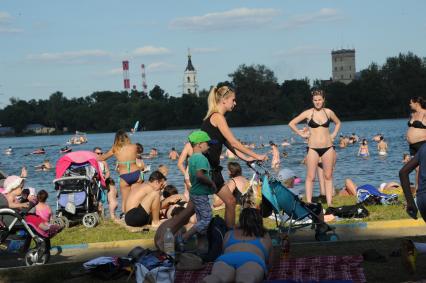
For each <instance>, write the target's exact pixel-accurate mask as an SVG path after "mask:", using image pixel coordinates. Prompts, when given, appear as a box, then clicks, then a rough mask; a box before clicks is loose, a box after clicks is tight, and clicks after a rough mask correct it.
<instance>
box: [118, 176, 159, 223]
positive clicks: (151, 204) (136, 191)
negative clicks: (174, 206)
mask: <svg viewBox="0 0 426 283" xmlns="http://www.w3.org/2000/svg"><path fill="white" fill-rule="evenodd" d="M165 184H166V177H164V175H163V174H162V173H161V172H159V171H154V172H152V174H151V176H149V179H148V182H144V183H143V184H141V185H140V186H137V187H135V188H133V189H132V190H131V191H130V194H129V197H128V198H127V201H126V208H127V212H126V215H125V217H124V220H125V222H126V224H127V225H128V226H132V227H142V226H144V225H147V224H149V223H150V222H151V220H152V222H151V226H152V227H158V226H160V190H161V189H162V188H163V187H164V186H165Z"/></svg>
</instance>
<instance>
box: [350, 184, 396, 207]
mask: <svg viewBox="0 0 426 283" xmlns="http://www.w3.org/2000/svg"><path fill="white" fill-rule="evenodd" d="M356 195H357V200H358V203H364V204H367V205H371V204H383V205H392V204H398V195H397V194H384V193H381V192H380V191H379V190H378V189H377V188H376V187H374V186H372V185H369V184H366V185H362V186H360V187H358V188H357V189H356Z"/></svg>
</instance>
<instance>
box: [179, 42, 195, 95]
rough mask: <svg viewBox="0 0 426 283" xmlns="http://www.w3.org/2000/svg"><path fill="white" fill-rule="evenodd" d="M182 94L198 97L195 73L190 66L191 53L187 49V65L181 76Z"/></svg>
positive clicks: (192, 66)
mask: <svg viewBox="0 0 426 283" xmlns="http://www.w3.org/2000/svg"><path fill="white" fill-rule="evenodd" d="M182 86H183V91H182V93H183V94H192V95H198V84H197V71H196V70H195V68H194V65H192V61H191V53H190V51H189V49H188V64H187V65H186V69H185V72H184V76H183V85H182Z"/></svg>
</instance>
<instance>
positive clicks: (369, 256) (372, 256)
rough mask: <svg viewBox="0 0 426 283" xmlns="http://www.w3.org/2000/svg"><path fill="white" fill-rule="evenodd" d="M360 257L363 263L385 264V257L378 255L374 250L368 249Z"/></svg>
mask: <svg viewBox="0 0 426 283" xmlns="http://www.w3.org/2000/svg"><path fill="white" fill-rule="evenodd" d="M362 257H363V258H364V260H365V261H371V262H387V261H388V260H387V259H386V257H385V256H383V255H382V254H380V253H379V252H378V251H377V250H376V249H369V250H366V251H364V252H363V253H362Z"/></svg>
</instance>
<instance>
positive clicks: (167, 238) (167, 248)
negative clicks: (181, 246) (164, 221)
mask: <svg viewBox="0 0 426 283" xmlns="http://www.w3.org/2000/svg"><path fill="white" fill-rule="evenodd" d="M163 245H164V246H163V251H164V252H165V253H166V254H167V255H169V256H171V257H172V258H174V257H175V236H174V235H173V233H172V231H171V230H170V228H167V230H166V233H165V234H164V244H163Z"/></svg>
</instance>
